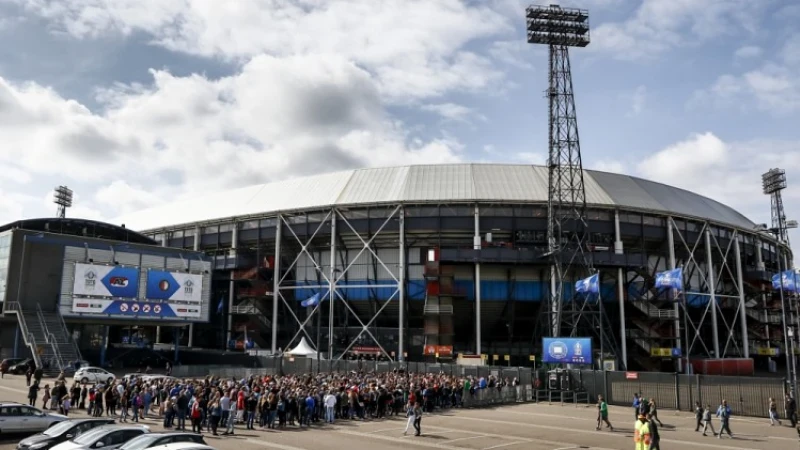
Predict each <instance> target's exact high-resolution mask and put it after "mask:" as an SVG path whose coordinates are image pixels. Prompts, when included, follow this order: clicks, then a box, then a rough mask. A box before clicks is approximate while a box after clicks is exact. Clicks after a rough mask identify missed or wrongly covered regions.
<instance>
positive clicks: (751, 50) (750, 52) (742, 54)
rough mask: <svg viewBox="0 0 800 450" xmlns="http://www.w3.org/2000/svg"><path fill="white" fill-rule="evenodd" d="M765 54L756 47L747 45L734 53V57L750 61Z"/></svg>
mask: <svg viewBox="0 0 800 450" xmlns="http://www.w3.org/2000/svg"><path fill="white" fill-rule="evenodd" d="M763 53H764V50H763V49H762V48H761V47H759V46H756V45H745V46H744V47H739V48H738V49H736V52H734V54H733V56H735V57H736V58H737V59H749V58H758V57H759V56H761V55H762V54H763Z"/></svg>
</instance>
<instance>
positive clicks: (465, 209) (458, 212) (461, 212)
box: [439, 205, 473, 217]
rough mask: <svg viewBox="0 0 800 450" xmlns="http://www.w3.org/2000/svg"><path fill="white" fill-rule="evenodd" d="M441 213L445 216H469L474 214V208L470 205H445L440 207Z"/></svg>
mask: <svg viewBox="0 0 800 450" xmlns="http://www.w3.org/2000/svg"><path fill="white" fill-rule="evenodd" d="M439 214H440V215H442V216H443V217H469V216H471V215H472V214H473V209H472V208H470V207H469V206H450V205H443V206H441V207H440V208H439Z"/></svg>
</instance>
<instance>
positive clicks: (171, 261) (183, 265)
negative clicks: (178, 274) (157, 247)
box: [166, 258, 189, 271]
mask: <svg viewBox="0 0 800 450" xmlns="http://www.w3.org/2000/svg"><path fill="white" fill-rule="evenodd" d="M188 268H189V264H188V263H187V262H186V260H184V259H180V258H167V265H166V269H167V270H175V271H178V270H185V269H188Z"/></svg>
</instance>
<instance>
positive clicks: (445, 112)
mask: <svg viewBox="0 0 800 450" xmlns="http://www.w3.org/2000/svg"><path fill="white" fill-rule="evenodd" d="M422 110H423V111H430V112H433V113H436V114H438V115H440V116H442V117H443V118H444V119H446V120H449V121H453V122H466V123H469V122H471V119H478V120H483V121H485V120H486V116H483V115H481V114H479V113H478V112H476V111H475V110H473V109H472V108H468V107H466V106H464V105H459V104H456V103H438V104H431V105H423V106H422Z"/></svg>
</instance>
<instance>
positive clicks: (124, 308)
mask: <svg viewBox="0 0 800 450" xmlns="http://www.w3.org/2000/svg"><path fill="white" fill-rule="evenodd" d="M119 310H120V311H121V312H128V304H127V303H122V304H120V305H119Z"/></svg>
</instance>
